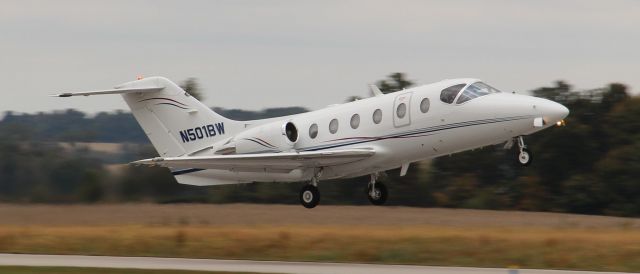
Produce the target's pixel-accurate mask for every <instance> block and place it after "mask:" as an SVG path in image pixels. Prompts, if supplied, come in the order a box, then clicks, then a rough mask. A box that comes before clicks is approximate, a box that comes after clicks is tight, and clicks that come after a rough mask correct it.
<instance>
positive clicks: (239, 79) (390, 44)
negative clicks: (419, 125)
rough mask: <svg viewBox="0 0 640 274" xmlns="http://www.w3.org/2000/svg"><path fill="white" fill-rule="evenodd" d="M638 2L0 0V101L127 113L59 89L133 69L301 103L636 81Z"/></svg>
mask: <svg viewBox="0 0 640 274" xmlns="http://www.w3.org/2000/svg"><path fill="white" fill-rule="evenodd" d="M639 50H640V1H635V0H626V1H625V0H611V1H603V0H597V1H595V0H594V1H591V0H575V1H564V0H522V1H499V0H490V1H488V0H486V1H478V0H472V1H450V0H448V1H142V0H141V1H132V0H126V1H25V0H19V1H7V0H3V1H1V2H0V80H1V81H2V90H1V91H0V94H2V99H1V100H0V111H2V112H4V111H7V110H14V111H18V112H38V111H50V110H58V109H66V108H76V109H80V110H83V111H87V112H91V113H95V112H98V111H105V110H114V109H126V105H125V104H124V102H123V101H122V100H121V98H120V97H119V96H100V97H88V98H71V99H60V98H50V97H47V95H48V94H51V93H55V92H59V91H81V90H91V89H104V88H111V87H112V86H114V85H116V84H119V83H122V82H127V81H130V80H134V79H135V77H136V76H137V75H144V76H152V75H161V76H165V77H168V78H170V79H172V80H174V81H176V82H180V81H182V80H184V79H186V78H187V77H197V78H198V79H199V80H200V83H201V85H202V87H203V88H204V92H205V94H206V97H207V98H206V100H205V103H206V104H207V105H210V106H220V107H225V108H243V109H263V108H267V107H279V106H304V107H308V108H311V109H318V108H322V107H324V106H326V105H329V104H333V103H339V102H342V101H343V100H344V99H345V98H346V97H348V96H349V95H366V94H367V93H368V91H367V84H369V83H373V82H375V81H376V80H379V79H382V78H384V77H385V76H386V75H388V74H389V73H391V72H398V71H399V72H406V73H408V75H409V78H410V79H412V80H414V81H416V82H417V83H419V84H426V83H430V82H435V81H438V80H441V79H446V78H458V77H476V78H481V79H483V80H485V81H487V82H489V83H490V84H492V85H493V86H496V87H498V88H500V89H502V90H506V91H512V90H516V91H526V90H531V89H533V88H536V87H540V86H543V85H550V84H551V82H552V81H555V80H557V79H565V80H567V81H568V82H569V83H570V84H573V85H574V86H576V87H577V88H593V87H600V86H603V85H605V84H607V83H610V82H622V83H625V84H627V85H629V86H630V87H631V88H632V89H633V90H634V91H636V90H638V89H639V88H640V75H639V72H640V65H639V64H640V53H639Z"/></svg>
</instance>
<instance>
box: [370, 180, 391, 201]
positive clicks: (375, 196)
mask: <svg viewBox="0 0 640 274" xmlns="http://www.w3.org/2000/svg"><path fill="white" fill-rule="evenodd" d="M377 179H378V174H371V181H370V182H369V185H368V186H367V198H369V202H371V203H372V204H374V205H383V204H384V202H386V201H387V196H388V195H389V192H388V191H387V187H386V186H385V185H384V184H383V183H376V180H377Z"/></svg>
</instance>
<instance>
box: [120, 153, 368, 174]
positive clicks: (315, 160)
mask: <svg viewBox="0 0 640 274" xmlns="http://www.w3.org/2000/svg"><path fill="white" fill-rule="evenodd" d="M374 154H375V151H374V150H373V149H347V150H334V151H311V152H281V153H261V154H235V155H213V156H192V157H167V158H163V157H157V158H152V159H145V160H140V161H136V162H133V163H132V164H141V165H159V166H164V167H171V168H199V169H223V170H237V171H241V170H253V169H255V170H265V169H274V170H282V171H287V170H293V169H297V168H313V167H326V166H334V165H340V164H347V163H351V162H355V161H360V160H363V159H366V158H369V157H371V156H373V155H374Z"/></svg>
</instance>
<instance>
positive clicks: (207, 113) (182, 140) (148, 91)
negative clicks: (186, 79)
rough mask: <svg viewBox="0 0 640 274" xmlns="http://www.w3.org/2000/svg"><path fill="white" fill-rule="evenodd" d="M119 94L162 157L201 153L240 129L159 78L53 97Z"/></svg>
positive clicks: (242, 125)
mask: <svg viewBox="0 0 640 274" xmlns="http://www.w3.org/2000/svg"><path fill="white" fill-rule="evenodd" d="M99 94H121V95H122V97H123V98H124V100H125V101H126V102H127V104H128V105H129V108H131V112H132V113H133V116H134V117H135V118H136V120H137V121H138V123H139V124H140V126H141V127H142V129H143V130H144V132H145V134H146V135H147V137H149V140H150V141H151V143H152V144H153V146H154V147H155V149H156V150H157V151H158V154H159V155H160V156H163V157H177V156H183V155H186V154H189V153H193V152H196V151H200V150H203V149H205V148H207V147H211V145H212V144H213V143H215V142H219V141H221V140H224V139H226V138H227V136H232V135H233V133H237V132H239V131H241V130H242V129H243V128H244V124H243V123H242V122H237V121H233V120H230V119H227V118H225V117H223V116H221V115H219V114H217V113H215V112H214V111H213V110H211V109H210V108H208V107H207V106H205V105H204V104H202V103H201V102H200V101H198V100H197V99H196V98H194V97H192V96H191V95H189V94H188V93H187V92H185V91H184V90H183V89H182V88H180V87H179V86H178V85H176V84H175V83H173V82H171V81H170V80H168V79H166V78H163V77H148V78H145V79H141V80H137V81H132V82H128V83H124V84H122V85H119V86H116V87H115V89H113V90H106V91H94V92H81V93H63V94H59V95H57V96H60V97H69V96H77V95H83V96H89V95H99Z"/></svg>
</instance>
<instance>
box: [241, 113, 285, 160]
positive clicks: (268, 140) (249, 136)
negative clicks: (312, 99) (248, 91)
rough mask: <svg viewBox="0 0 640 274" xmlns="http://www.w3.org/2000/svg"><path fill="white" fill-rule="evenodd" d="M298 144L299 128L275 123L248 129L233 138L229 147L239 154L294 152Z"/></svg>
mask: <svg viewBox="0 0 640 274" xmlns="http://www.w3.org/2000/svg"><path fill="white" fill-rule="evenodd" d="M297 142H298V128H297V127H296V125H295V124H294V123H293V122H291V121H288V122H282V121H279V122H274V123H269V124H264V125H260V126H257V127H254V128H251V129H248V130H246V131H244V132H242V133H240V134H238V135H236V136H235V137H234V138H233V141H231V143H230V144H229V145H233V146H234V147H235V152H236V153H238V154H245V153H266V152H282V151H290V150H293V149H294V147H295V144H296V143H297Z"/></svg>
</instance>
